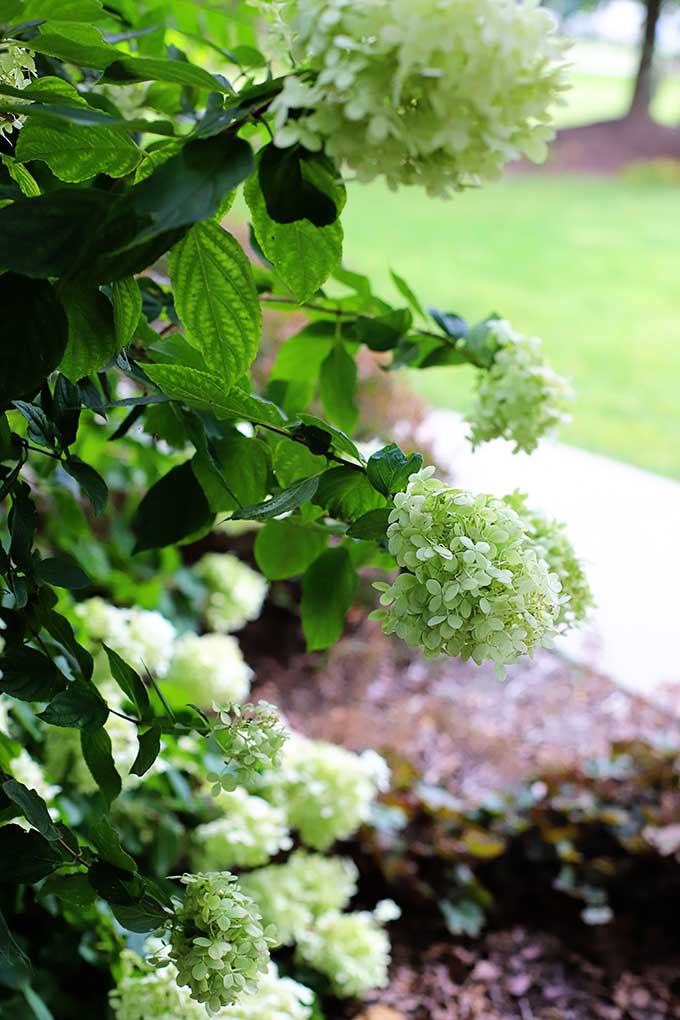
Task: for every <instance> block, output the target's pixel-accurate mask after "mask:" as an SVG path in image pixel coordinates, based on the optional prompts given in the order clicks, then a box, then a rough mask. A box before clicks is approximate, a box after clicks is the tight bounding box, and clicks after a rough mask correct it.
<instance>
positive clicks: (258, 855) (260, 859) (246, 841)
mask: <svg viewBox="0 0 680 1020" xmlns="http://www.w3.org/2000/svg"><path fill="white" fill-rule="evenodd" d="M217 806H218V807H219V808H220V809H221V810H223V811H224V818H217V819H215V820H214V821H212V822H207V823H206V824H205V825H199V826H198V827H197V828H196V829H195V830H194V832H193V834H192V835H193V847H192V851H191V863H192V867H193V868H195V869H196V871H224V870H226V869H228V868H256V867H258V865H260V864H266V862H267V861H268V860H269V858H270V857H274V856H275V855H276V854H277V853H278V852H279V850H290V848H291V846H292V841H291V838H290V833H289V831H288V825H287V822H286V815H285V812H284V811H283V809H282V808H278V807H275V806H274V805H273V804H269V803H268V802H267V801H266V800H263V799H262V797H256V796H254V795H253V794H249V793H247V792H246V791H245V790H244V789H242V788H241V787H239V788H238V789H236V790H233V791H232V792H231V793H221V794H220V796H219V797H218V799H217Z"/></svg>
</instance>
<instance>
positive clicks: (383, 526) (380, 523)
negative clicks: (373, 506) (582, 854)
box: [347, 507, 390, 542]
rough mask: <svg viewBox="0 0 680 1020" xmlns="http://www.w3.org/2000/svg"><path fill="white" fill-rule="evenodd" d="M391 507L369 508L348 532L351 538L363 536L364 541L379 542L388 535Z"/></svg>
mask: <svg viewBox="0 0 680 1020" xmlns="http://www.w3.org/2000/svg"><path fill="white" fill-rule="evenodd" d="M389 516H390V509H389V507H384V508H381V509H378V510H369V511H368V513H366V514H363V516H362V517H359V518H358V520H356V521H355V522H354V524H353V525H352V527H351V528H350V529H349V531H348V532H347V534H348V535H349V537H350V538H361V539H364V541H373V542H379V541H380V540H381V539H383V538H385V537H386V535H387V525H388V524H389Z"/></svg>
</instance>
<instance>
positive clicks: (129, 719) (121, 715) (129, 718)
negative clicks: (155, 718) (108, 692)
mask: <svg viewBox="0 0 680 1020" xmlns="http://www.w3.org/2000/svg"><path fill="white" fill-rule="evenodd" d="M107 708H108V710H109V712H111V714H112V715H117V716H118V718H119V719H125V721H126V722H130V723H134V725H135V726H143V725H144V723H143V722H142V720H141V719H135V717H134V716H132V715H125V713H124V712H119V711H118V710H117V709H115V708H111V706H110V705H108V706H107Z"/></svg>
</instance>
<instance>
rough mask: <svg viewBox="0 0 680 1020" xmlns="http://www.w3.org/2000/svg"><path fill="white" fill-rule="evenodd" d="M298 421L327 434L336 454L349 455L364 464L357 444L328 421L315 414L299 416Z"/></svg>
mask: <svg viewBox="0 0 680 1020" xmlns="http://www.w3.org/2000/svg"><path fill="white" fill-rule="evenodd" d="M298 419H299V420H300V421H301V422H302V423H303V424H304V425H305V426H313V427H314V428H316V429H319V431H321V432H327V433H328V435H329V437H330V446H331V447H332V449H333V450H334V451H335V452H336V453H348V454H349V455H350V457H353V458H354V459H355V460H356V461H358V463H359V464H363V462H364V460H363V457H362V456H361V454H360V453H359V450H358V449H357V447H356V444H355V443H353V442H352V440H351V439H350V438H349V436H348V435H346V434H345V433H344V432H343V431H342V430H341V429H337V428H335V427H334V426H333V425H329V424H328V422H327V421H323V419H322V418H316V417H315V416H314V415H313V414H299V415H298ZM297 430H298V427H297V426H296V429H295V431H297ZM303 434H304V433H303Z"/></svg>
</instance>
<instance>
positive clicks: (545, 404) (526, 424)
mask: <svg viewBox="0 0 680 1020" xmlns="http://www.w3.org/2000/svg"><path fill="white" fill-rule="evenodd" d="M488 329H489V334H490V340H491V342H492V343H494V344H496V345H497V350H496V354H495V357H494V360H493V364H492V365H491V367H490V368H489V369H488V370H484V371H481V372H480V373H479V375H478V380H477V394H476V399H475V404H474V406H473V408H472V410H471V411H470V414H469V415H468V424H469V425H470V430H471V431H470V436H469V438H470V442H471V443H472V446H473V448H474V447H477V446H479V444H480V443H488V442H489V440H491V439H498V438H501V437H502V438H503V439H507V440H509V441H511V442H514V444H515V449H514V453H518V452H519V451H520V450H523V451H524V452H525V453H531V452H532V451H533V450H535V449H536V447H537V446H538V441H539V439H542V438H543V437H544V436H549V435H551V434H552V433H553V432H554V431H555V430H556V429H557V428H558V427H559V426H560V425H564V424H566V423H567V422H569V421H570V415H569V413H568V409H569V406H570V404H571V402H572V400H573V390H572V388H571V386H570V384H569V383H568V382H567V380H566V379H564V378H562V376H560V375H557V373H556V372H554V371H553V370H552V369H551V368H550V366H549V365H547V364H546V362H545V360H544V358H543V352H542V341H541V340H540V339H539V338H538V337H528V336H523V335H522V334H521V333H517V332H516V331H515V330H514V329H513V328H512V327H511V325H510V323H509V322H507V320H505V319H496V320H492V321H490V322H489V323H488Z"/></svg>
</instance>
